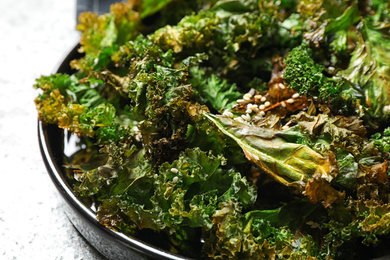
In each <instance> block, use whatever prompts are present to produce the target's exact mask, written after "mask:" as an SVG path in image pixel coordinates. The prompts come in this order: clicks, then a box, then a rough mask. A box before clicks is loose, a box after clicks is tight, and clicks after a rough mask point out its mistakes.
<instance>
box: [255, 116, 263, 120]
mask: <svg viewBox="0 0 390 260" xmlns="http://www.w3.org/2000/svg"><path fill="white" fill-rule="evenodd" d="M260 119H261V117H259V116H254V117H253V120H255V121H258V120H260Z"/></svg>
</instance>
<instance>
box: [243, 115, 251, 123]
mask: <svg viewBox="0 0 390 260" xmlns="http://www.w3.org/2000/svg"><path fill="white" fill-rule="evenodd" d="M241 117H242V119H244V120H245V121H250V120H251V116H250V115H249V114H246V115H242V116H241Z"/></svg>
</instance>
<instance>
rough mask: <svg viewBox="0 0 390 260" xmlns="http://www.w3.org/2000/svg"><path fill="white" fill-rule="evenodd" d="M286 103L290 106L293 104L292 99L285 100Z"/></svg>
mask: <svg viewBox="0 0 390 260" xmlns="http://www.w3.org/2000/svg"><path fill="white" fill-rule="evenodd" d="M286 103H289V104H292V103H294V99H292V98H289V99H287V100H286Z"/></svg>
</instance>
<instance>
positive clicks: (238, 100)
mask: <svg viewBox="0 0 390 260" xmlns="http://www.w3.org/2000/svg"><path fill="white" fill-rule="evenodd" d="M237 103H239V104H242V103H246V100H244V99H237Z"/></svg>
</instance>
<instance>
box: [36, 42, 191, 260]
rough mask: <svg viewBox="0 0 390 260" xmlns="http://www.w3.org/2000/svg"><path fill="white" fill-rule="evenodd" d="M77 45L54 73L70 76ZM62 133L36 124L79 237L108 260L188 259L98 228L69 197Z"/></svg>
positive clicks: (45, 157) (89, 213) (89, 214)
mask: <svg viewBox="0 0 390 260" xmlns="http://www.w3.org/2000/svg"><path fill="white" fill-rule="evenodd" d="M78 47H79V45H77V46H76V47H74V48H73V49H72V50H71V51H70V52H69V53H68V54H67V55H66V57H65V58H64V59H63V60H62V61H61V63H60V65H59V66H58V68H56V69H55V72H56V73H57V72H58V73H69V74H70V73H72V70H71V68H70V66H69V62H70V61H71V60H73V59H76V58H79V57H80V54H79V53H78V52H77V49H78ZM65 135H66V133H65V132H64V131H63V130H62V129H59V128H58V127H57V126H55V125H50V124H45V123H43V122H41V121H39V120H38V138H39V145H40V149H41V153H42V157H43V161H44V163H45V166H46V168H47V171H48V173H49V175H50V177H51V179H52V181H53V183H54V185H55V186H56V188H57V190H58V191H59V193H60V194H61V197H62V199H63V202H64V203H63V204H64V209H65V213H66V215H67V216H68V218H69V220H70V221H71V222H72V224H73V225H74V226H75V228H76V229H77V230H78V231H79V232H80V233H81V235H82V236H83V237H84V238H85V239H86V240H87V241H88V242H89V243H90V244H91V245H92V246H93V247H95V248H96V249H97V250H98V251H99V252H100V253H101V254H103V255H104V256H105V257H107V258H108V259H113V260H114V259H115V260H119V259H188V258H185V257H181V256H178V255H174V254H172V253H169V252H167V251H164V250H162V249H160V248H158V247H156V246H153V245H150V244H148V243H146V242H144V241H142V240H140V239H137V238H134V237H129V236H126V235H124V234H122V233H120V232H116V231H114V230H112V229H109V228H107V227H105V226H104V225H102V224H100V223H99V222H98V221H97V219H96V214H95V213H94V211H93V210H92V209H90V208H89V207H88V206H86V205H84V204H83V203H82V202H81V201H80V200H79V199H78V198H77V197H76V196H75V194H74V193H73V190H72V184H71V180H70V179H69V178H68V177H67V174H66V169H65V167H64V166H63V164H64V158H65V154H64V143H65V140H66V136H65Z"/></svg>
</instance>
